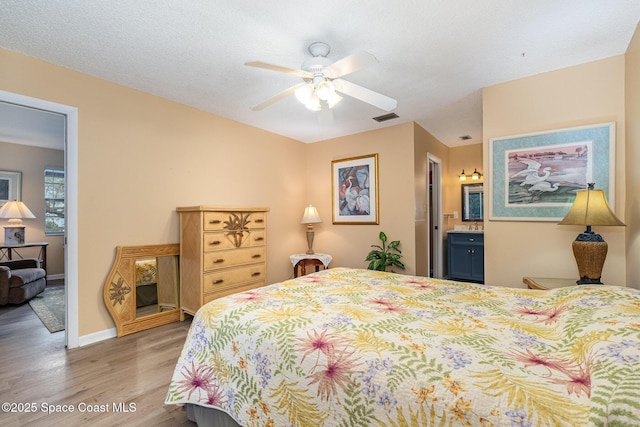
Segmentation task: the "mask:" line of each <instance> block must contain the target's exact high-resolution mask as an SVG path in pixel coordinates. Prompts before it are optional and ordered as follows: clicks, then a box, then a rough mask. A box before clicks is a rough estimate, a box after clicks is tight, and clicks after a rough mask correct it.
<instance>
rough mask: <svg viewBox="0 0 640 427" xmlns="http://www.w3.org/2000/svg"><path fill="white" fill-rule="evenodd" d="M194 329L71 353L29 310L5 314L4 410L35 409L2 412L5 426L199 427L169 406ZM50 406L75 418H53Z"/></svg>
mask: <svg viewBox="0 0 640 427" xmlns="http://www.w3.org/2000/svg"><path fill="white" fill-rule="evenodd" d="M189 325H190V323H189V321H185V322H176V323H172V324H169V325H165V326H161V327H158V328H155V329H151V330H148V331H143V332H138V333H135V334H132V335H127V336H125V337H121V338H112V339H109V340H105V341H102V342H99V343H96V344H92V345H89V346H86V347H81V348H76V349H72V350H67V349H66V347H65V345H64V332H57V333H54V334H52V333H50V332H49V331H48V330H47V329H46V328H45V327H44V325H43V324H42V322H40V319H38V317H37V316H36V315H35V313H34V312H33V310H31V307H29V304H22V305H20V306H8V307H7V306H5V307H0V367H1V368H0V403H4V402H8V403H10V404H14V407H17V408H16V409H23V408H22V406H24V405H26V407H27V408H33V409H35V411H32V412H25V410H24V409H23V410H22V411H20V412H7V411H6V410H5V408H4V406H3V408H2V410H1V412H0V424H1V425H2V426H5V427H6V426H12V427H13V426H16V427H18V426H27V425H28V426H52V425H68V426H76V425H85V424H86V425H91V426H138V425H140V426H194V425H195V424H194V423H192V422H190V421H188V420H187V417H186V414H185V413H184V412H183V411H182V409H181V408H180V407H177V406H173V405H169V406H165V405H164V403H163V402H164V398H165V394H166V391H167V387H168V384H169V380H170V379H171V376H172V374H173V369H174V366H175V363H176V361H177V359H178V356H179V355H180V351H181V349H182V345H183V343H184V340H185V338H186V335H187V330H188V328H189ZM49 405H59V406H57V407H53V406H52V409H54V410H57V411H62V410H63V406H61V405H70V406H69V408H72V409H74V412H67V413H64V412H56V413H52V414H48V413H47V412H46V409H47V408H49ZM130 405H131V406H130ZM134 406H135V408H134ZM90 409H95V410H94V411H90ZM118 409H120V411H118ZM123 409H127V410H128V411H129V412H125V411H124V410H123Z"/></svg>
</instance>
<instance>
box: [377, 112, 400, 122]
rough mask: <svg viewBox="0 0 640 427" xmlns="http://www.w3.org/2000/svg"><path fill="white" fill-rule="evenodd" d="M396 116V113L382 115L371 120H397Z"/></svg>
mask: <svg viewBox="0 0 640 427" xmlns="http://www.w3.org/2000/svg"><path fill="white" fill-rule="evenodd" d="M398 117H400V116H398V115H397V114H396V113H389V114H383V115H382V116H378V117H374V118H373V120H375V121H376V122H386V121H387V120H392V119H397V118H398Z"/></svg>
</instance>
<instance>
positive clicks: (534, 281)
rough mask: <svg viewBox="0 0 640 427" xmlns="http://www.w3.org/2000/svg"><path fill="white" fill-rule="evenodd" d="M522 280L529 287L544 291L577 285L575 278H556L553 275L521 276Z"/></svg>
mask: <svg viewBox="0 0 640 427" xmlns="http://www.w3.org/2000/svg"><path fill="white" fill-rule="evenodd" d="M522 282H523V283H524V284H525V285H527V286H528V287H529V289H542V290H545V291H546V290H549V289H558V288H564V287H567V286H577V285H578V284H577V283H576V280H575V279H558V278H555V277H523V278H522Z"/></svg>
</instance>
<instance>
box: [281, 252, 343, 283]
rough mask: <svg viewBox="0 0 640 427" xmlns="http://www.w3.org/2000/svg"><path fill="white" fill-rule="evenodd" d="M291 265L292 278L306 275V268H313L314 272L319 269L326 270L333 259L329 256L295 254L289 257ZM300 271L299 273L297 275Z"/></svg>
mask: <svg viewBox="0 0 640 427" xmlns="http://www.w3.org/2000/svg"><path fill="white" fill-rule="evenodd" d="M289 258H290V259H291V265H293V277H298V276H304V275H306V274H307V267H315V271H320V268H321V267H322V268H323V269H325V268H328V267H329V264H330V263H331V260H332V259H333V257H332V256H331V255H329V254H295V255H291V256H290V257H289ZM298 270H300V273H298Z"/></svg>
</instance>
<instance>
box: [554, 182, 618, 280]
mask: <svg viewBox="0 0 640 427" xmlns="http://www.w3.org/2000/svg"><path fill="white" fill-rule="evenodd" d="M593 187H594V184H593V183H590V184H588V188H587V189H586V190H580V191H578V193H577V194H576V199H575V201H574V202H573V205H572V206H571V209H570V210H569V213H568V214H567V216H565V217H564V219H563V220H562V221H560V223H559V224H560V225H586V226H587V229H586V230H585V231H584V232H582V233H580V234H579V235H578V237H577V238H576V240H575V241H574V242H573V245H572V246H573V256H575V258H576V263H577V264H578V272H579V274H580V279H579V280H578V281H576V283H577V284H578V285H588V284H599V285H601V284H602V282H601V281H600V278H601V277H602V267H604V260H605V259H606V257H607V250H608V245H607V242H605V241H604V239H603V238H602V236H601V235H599V234H597V233H594V232H593V231H591V226H592V225H625V224H624V223H623V222H622V221H620V220H619V219H618V218H617V217H616V216H615V214H614V213H613V212H612V211H611V208H609V204H608V203H607V198H606V197H605V194H604V190H594V189H593Z"/></svg>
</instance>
